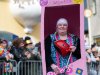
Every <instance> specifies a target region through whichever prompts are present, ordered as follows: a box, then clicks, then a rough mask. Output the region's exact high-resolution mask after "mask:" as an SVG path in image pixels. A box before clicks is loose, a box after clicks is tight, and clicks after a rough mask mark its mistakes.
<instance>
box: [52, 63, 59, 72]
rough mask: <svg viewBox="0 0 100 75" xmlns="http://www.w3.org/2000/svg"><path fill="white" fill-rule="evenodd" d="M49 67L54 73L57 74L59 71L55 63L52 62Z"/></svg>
mask: <svg viewBox="0 0 100 75" xmlns="http://www.w3.org/2000/svg"><path fill="white" fill-rule="evenodd" d="M51 68H52V69H53V70H54V72H55V73H56V74H59V73H60V69H59V67H58V66H57V65H55V64H52V65H51Z"/></svg>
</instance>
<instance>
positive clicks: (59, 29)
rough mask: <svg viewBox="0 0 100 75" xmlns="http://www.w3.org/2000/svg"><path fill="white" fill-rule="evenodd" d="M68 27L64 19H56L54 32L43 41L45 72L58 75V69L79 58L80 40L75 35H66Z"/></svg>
mask: <svg viewBox="0 0 100 75" xmlns="http://www.w3.org/2000/svg"><path fill="white" fill-rule="evenodd" d="M68 26H69V25H68V20H67V19H66V18H60V19H58V20H57V23H56V32H54V33H53V34H50V35H49V36H48V37H46V39H45V58H46V69H47V72H54V73H55V74H60V73H61V71H60V68H63V67H65V66H66V65H67V64H70V63H72V62H74V61H76V60H78V59H80V58H81V54H80V40H79V38H78V37H77V36H76V35H74V34H71V33H68V31H67V30H68ZM71 53H72V54H71ZM64 75H66V74H64Z"/></svg>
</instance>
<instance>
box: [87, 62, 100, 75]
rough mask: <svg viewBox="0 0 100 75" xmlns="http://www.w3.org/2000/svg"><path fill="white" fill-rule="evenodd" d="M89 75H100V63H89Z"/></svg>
mask: <svg viewBox="0 0 100 75" xmlns="http://www.w3.org/2000/svg"><path fill="white" fill-rule="evenodd" d="M87 72H88V75H100V61H99V62H91V63H87Z"/></svg>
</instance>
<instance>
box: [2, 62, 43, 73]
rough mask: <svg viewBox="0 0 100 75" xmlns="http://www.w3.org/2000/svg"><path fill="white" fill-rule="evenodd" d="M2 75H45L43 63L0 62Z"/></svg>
mask: <svg viewBox="0 0 100 75" xmlns="http://www.w3.org/2000/svg"><path fill="white" fill-rule="evenodd" d="M0 75H43V74H42V62H41V61H30V60H28V61H19V62H18V63H17V62H16V61H15V60H10V61H8V62H6V61H0Z"/></svg>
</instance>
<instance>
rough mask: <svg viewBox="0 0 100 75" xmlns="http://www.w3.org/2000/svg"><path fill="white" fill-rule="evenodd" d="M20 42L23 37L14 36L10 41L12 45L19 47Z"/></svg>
mask: <svg viewBox="0 0 100 75" xmlns="http://www.w3.org/2000/svg"><path fill="white" fill-rule="evenodd" d="M20 43H24V41H23V38H16V39H14V40H13V42H12V44H13V46H15V47H17V48H18V47H19V45H20Z"/></svg>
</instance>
